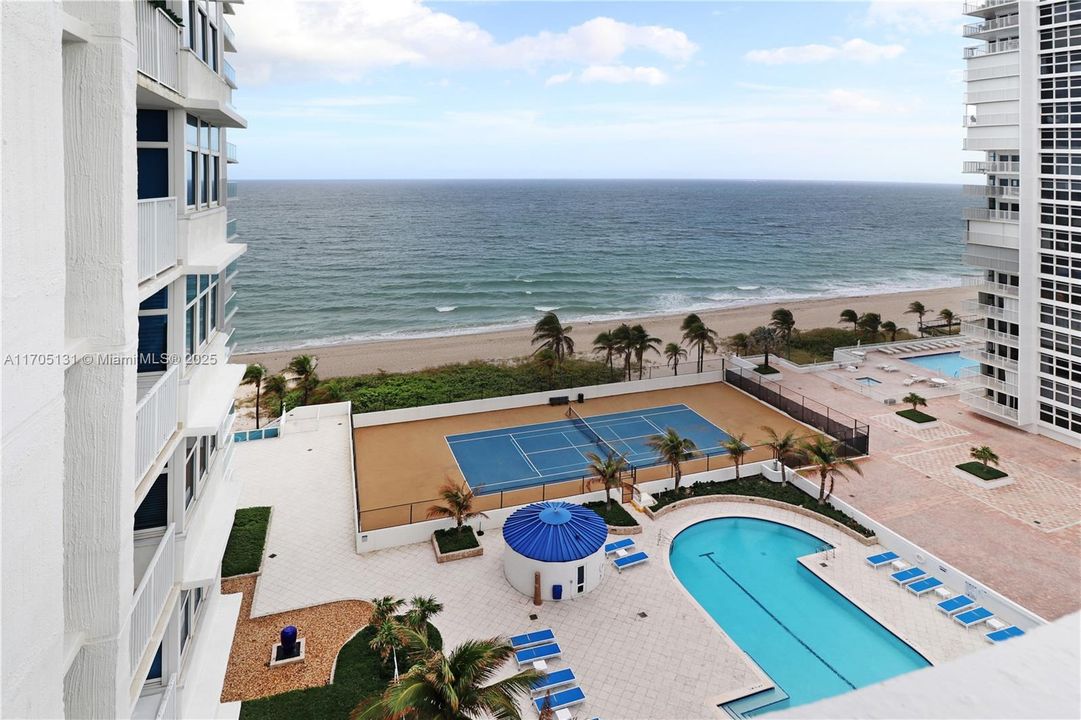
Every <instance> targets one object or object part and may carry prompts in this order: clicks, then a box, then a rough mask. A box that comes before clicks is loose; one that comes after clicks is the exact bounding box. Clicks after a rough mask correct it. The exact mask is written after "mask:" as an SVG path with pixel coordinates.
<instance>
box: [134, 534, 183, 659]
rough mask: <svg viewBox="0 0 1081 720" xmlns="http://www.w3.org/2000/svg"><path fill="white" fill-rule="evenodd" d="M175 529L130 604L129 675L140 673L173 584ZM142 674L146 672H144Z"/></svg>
mask: <svg viewBox="0 0 1081 720" xmlns="http://www.w3.org/2000/svg"><path fill="white" fill-rule="evenodd" d="M175 531H176V526H175V525H170V526H169V527H168V528H167V529H166V530H165V535H163V536H162V538H161V541H160V542H159V543H158V546H157V549H155V551H154V555H153V556H152V557H151V558H150V562H149V563H147V565H146V570H145V571H144V572H143V575H142V579H141V580H140V581H139V584H138V585H137V586H136V588H135V595H134V596H133V597H132V601H131V619H130V622H131V636H130V638H129V640H130V643H131V644H130V648H129V650H130V653H131V668H132V673H135V672H138V671H139V670H140V669H142V668H141V667H140V666H141V665H142V664H143V658H144V656H145V655H146V653H147V651H149V650H151V649H152V648H151V647H150V643H151V640H152V639H153V638H154V636H155V635H157V634H158V633H157V631H158V629H159V628H158V625H159V623H160V622H161V620H162V612H163V611H164V610H165V607H166V604H167V603H168V600H169V596H170V594H171V593H172V591H173V586H174V585H175V584H176V578H175V575H176V532H175ZM144 672H145V670H144Z"/></svg>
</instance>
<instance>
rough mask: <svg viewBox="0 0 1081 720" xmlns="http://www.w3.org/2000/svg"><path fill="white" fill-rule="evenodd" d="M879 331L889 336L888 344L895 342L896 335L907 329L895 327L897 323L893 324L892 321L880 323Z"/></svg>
mask: <svg viewBox="0 0 1081 720" xmlns="http://www.w3.org/2000/svg"><path fill="white" fill-rule="evenodd" d="M881 330H882V332H884V333H889V334H890V342H896V341H897V333H899V332H903V331H905V330H907V328H903V327H897V323H895V322H894V321H893V320H887V321H886V322H884V323H882V327H881Z"/></svg>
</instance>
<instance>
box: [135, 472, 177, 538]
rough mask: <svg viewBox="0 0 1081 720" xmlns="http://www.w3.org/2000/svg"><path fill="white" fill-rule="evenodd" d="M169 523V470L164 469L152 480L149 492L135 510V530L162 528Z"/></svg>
mask: <svg viewBox="0 0 1081 720" xmlns="http://www.w3.org/2000/svg"><path fill="white" fill-rule="evenodd" d="M168 524H169V472H168V470H166V471H165V472H163V473H162V474H161V475H158V479H157V480H155V481H154V485H153V487H151V488H150V492H148V493H147V494H146V497H145V498H143V501H142V502H141V503H139V509H138V510H136V511H135V530H136V531H139V530H151V529H153V528H163V527H165V526H166V525H168Z"/></svg>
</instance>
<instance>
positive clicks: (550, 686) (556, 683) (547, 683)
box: [529, 668, 578, 695]
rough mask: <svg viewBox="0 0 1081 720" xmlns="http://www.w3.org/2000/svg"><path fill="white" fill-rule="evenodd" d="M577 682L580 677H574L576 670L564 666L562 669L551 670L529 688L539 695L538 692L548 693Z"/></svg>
mask: <svg viewBox="0 0 1081 720" xmlns="http://www.w3.org/2000/svg"><path fill="white" fill-rule="evenodd" d="M576 682H578V678H576V677H574V671H573V670H571V669H570V668H563V669H562V670H556V671H554V672H550V673H548V674H547V675H545V676H544V677H542V678H541V679H540V680H537V681H536V682H535V683H533V685H532V686H530V688H529V690H530V692H532V693H533V694H534V695H537V694H538V693H546V692H549V691H551V690H555V689H556V688H560V687H565V686H567V685H573V684H574V683H576Z"/></svg>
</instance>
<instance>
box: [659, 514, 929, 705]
mask: <svg viewBox="0 0 1081 720" xmlns="http://www.w3.org/2000/svg"><path fill="white" fill-rule="evenodd" d="M829 547H830V546H829V545H828V544H827V543H825V542H823V541H822V540H819V539H818V538H816V537H814V536H812V535H809V534H808V533H805V532H803V531H801V530H797V529H795V528H792V527H788V526H787V525H781V524H778V523H773V522H769V521H767V520H758V519H754V518H718V519H716V520H707V521H705V522H701V523H698V524H696V525H692V526H691V527H689V528H687V529H686V530H684V531H683V532H681V533H680V534H679V535H677V536H676V538H675V539H674V540H673V541H672V549H671V555H670V559H671V562H672V570H673V571H674V572H675V574H676V577H677V578H679V581H680V582H681V583H683V586H684V587H685V588H687V591H688V592H690V593H691V595H693V596H694V598H695V600H697V601H698V603H699V604H700V605H701V606H702V607H703V608H704V609H705V611H706V612H708V613H709V614H710V616H711V617H712V618H713V619H714V620H715V621H716V622H717V624H718V625H720V626H721V627H722V628H723V629H724V631H725V632H726V633H727V634H728V636H729V637H730V638H732V640H734V641H735V642H736V644H737V645H739V646H740V647H741V648H742V649H743V650H744V652H746V653H747V654H748V655H750V656H751V657H752V658H753V659H754V661H755V662H756V663H758V665H759V667H761V668H762V670H764V671H765V672H766V674H768V675H769V676H770V677H771V678H772V679H773V682H774V683H776V684H777V686H778V687H779V688H780V689H781V690H782V691H783V693H773V697H770V698H769V699H770V700H774V699H776V700H778V701H777V702H772V704H769V705H768V706H765V707H762V706H760V705H761V703H760V702H757V701H756V699H755V697H757V696H754V697H752V698H749V699H746V700H742V701H735V702H733V703H728V704H727V706H728V708H729V709H730V710H734V711H736V712H738V713H741V714H743V716H745V717H752V716H754V715H757V714H760V713H764V712H772V711H774V710H780V709H782V708H786V707H795V706H797V705H803V704H804V703H809V702H813V701H815V700H820V699H822V698H825V697H830V696H833V695H839V694H841V693H845V692H848V691H849V690H854V689H856V688H861V687H864V686H866V685H871V684H873V683H876V682H881V681H882V680H885V679H887V678H890V677H893V676H895V675H900V674H901V673H906V672H909V671H911V670H917V669H919V668H923V667H927V666H928V665H929V663H928V662H927V661H926V660H925V659H924V658H923V657H922V656H921V655H920V654H919V653H917V652H916V651H915V650H913V649H912V648H911V647H909V646H908V645H906V644H905V643H904V642H902V641H901V640H900V639H898V638H897V637H896V636H895V635H893V634H892V633H890V632H889V631H888V630H886V629H885V628H884V627H882V626H881V625H879V624H878V623H877V622H875V621H874V620H873V619H872V618H871V617H869V616H868V615H867V614H865V613H864V612H863V611H862V610H860V609H859V608H858V607H856V606H855V605H853V604H852V603H851V602H850V601H849V600H848V599H846V598H845V597H844V596H842V595H840V594H839V593H838V592H837V591H835V590H834V589H833V588H831V587H830V586H829V585H827V584H826V583H824V582H823V581H821V580H819V579H818V578H817V577H815V576H814V574H813V573H811V572H810V571H809V570H807V569H806V568H805V567H803V566H802V565H800V564H799V563H798V562H797V561H796V558H798V557H801V556H804V555H809V554H811V553H815V552H819V551H821V550H824V549H827V548H829ZM785 695H787V697H785ZM762 702H766V700H762Z"/></svg>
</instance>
